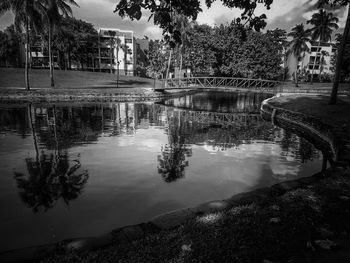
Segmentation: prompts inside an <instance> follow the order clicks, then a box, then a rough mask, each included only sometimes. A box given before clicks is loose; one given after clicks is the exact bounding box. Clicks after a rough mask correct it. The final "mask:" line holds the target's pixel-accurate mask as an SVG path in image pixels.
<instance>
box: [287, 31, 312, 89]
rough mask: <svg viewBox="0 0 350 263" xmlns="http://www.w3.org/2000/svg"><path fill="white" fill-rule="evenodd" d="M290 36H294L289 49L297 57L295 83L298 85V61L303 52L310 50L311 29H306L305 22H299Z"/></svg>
mask: <svg viewBox="0 0 350 263" xmlns="http://www.w3.org/2000/svg"><path fill="white" fill-rule="evenodd" d="M288 36H289V37H292V38H293V39H292V41H291V43H290V46H289V51H290V52H292V53H293V54H294V56H295V57H296V59H297V63H296V67H295V70H294V80H295V85H296V86H298V76H297V74H298V62H299V60H300V58H301V54H302V53H304V52H307V51H309V47H308V46H307V44H306V43H307V42H310V38H309V36H310V31H309V30H305V28H304V24H297V25H295V26H294V27H293V28H292V30H291V32H289V33H288Z"/></svg>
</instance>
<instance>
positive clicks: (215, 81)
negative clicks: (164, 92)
mask: <svg viewBox="0 0 350 263" xmlns="http://www.w3.org/2000/svg"><path fill="white" fill-rule="evenodd" d="M280 84H282V82H281V81H276V80H264V79H247V78H225V77H188V78H171V79H164V80H163V89H188V88H191V89H192V88H194V89H195V88H205V89H207V88H220V87H221V88H244V89H251V88H255V89H260V90H264V89H266V90H271V89H272V88H275V87H276V86H278V85H280Z"/></svg>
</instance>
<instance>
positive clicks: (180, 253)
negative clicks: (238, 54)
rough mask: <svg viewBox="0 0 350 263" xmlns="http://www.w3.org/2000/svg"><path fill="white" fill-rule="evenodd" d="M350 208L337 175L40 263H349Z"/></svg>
mask: <svg viewBox="0 0 350 263" xmlns="http://www.w3.org/2000/svg"><path fill="white" fill-rule="evenodd" d="M349 207H350V178H349V177H347V176H344V173H343V172H339V171H338V172H337V175H334V173H333V175H330V177H328V178H324V179H321V180H319V181H318V182H317V183H314V184H313V185H309V186H305V187H302V188H299V189H296V190H293V191H289V192H287V193H286V194H284V195H282V196H277V197H273V196H270V198H267V199H264V200H260V201H258V202H254V203H250V204H247V205H244V206H238V207H234V208H233V209H230V210H228V211H225V212H220V213H212V214H207V215H203V216H198V217H196V218H194V219H193V220H190V221H188V222H186V223H185V224H184V225H182V226H180V227H178V228H175V229H173V230H170V231H163V232H160V233H156V234H153V235H149V236H147V237H146V238H144V239H141V240H138V241H134V242H133V243H131V244H127V245H118V244H115V245H111V246H109V247H107V248H104V249H100V250H97V251H90V252H83V253H79V252H74V251H73V252H67V251H63V250H60V249H59V248H58V249H57V251H56V253H54V254H51V255H49V256H48V257H47V258H45V259H43V260H42V261H41V262H45V263H46V262H287V261H288V262H349V261H347V260H349V259H350V258H349V255H348V254H347V253H345V249H346V248H347V247H348V246H349V243H348V242H347V241H346V240H347V238H348V237H349V233H350V224H349V223H348V222H350V209H349ZM335 257H337V259H338V260H336V261H334V260H335ZM290 260H292V261H290Z"/></svg>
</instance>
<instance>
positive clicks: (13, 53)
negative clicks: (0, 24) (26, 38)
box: [4, 24, 22, 67]
mask: <svg viewBox="0 0 350 263" xmlns="http://www.w3.org/2000/svg"><path fill="white" fill-rule="evenodd" d="M4 33H5V34H6V35H7V40H8V42H7V44H8V45H7V55H6V57H7V63H8V64H9V65H11V66H14V67H20V63H19V61H20V55H21V54H20V45H21V42H22V39H21V35H20V34H19V33H18V32H17V31H16V29H15V26H14V24H12V25H10V26H8V27H7V28H6V29H5V30H4Z"/></svg>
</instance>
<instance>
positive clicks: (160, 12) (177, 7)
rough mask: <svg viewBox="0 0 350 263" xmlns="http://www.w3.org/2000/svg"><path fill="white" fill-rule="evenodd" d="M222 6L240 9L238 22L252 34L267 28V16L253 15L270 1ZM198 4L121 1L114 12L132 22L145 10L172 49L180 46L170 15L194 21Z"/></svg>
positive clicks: (235, 0) (232, 0)
mask: <svg viewBox="0 0 350 263" xmlns="http://www.w3.org/2000/svg"><path fill="white" fill-rule="evenodd" d="M213 2H215V0H206V1H205V3H206V5H207V7H210V6H211V4H212V3H213ZM221 2H222V3H223V4H224V5H225V6H227V7H229V8H239V9H242V10H243V12H242V15H241V18H242V19H243V20H246V21H247V22H246V23H247V25H248V26H249V27H250V28H254V29H255V30H260V29H261V28H263V27H265V26H266V22H265V19H266V15H265V14H262V15H260V16H255V15H254V11H255V9H256V8H257V6H258V4H261V5H264V6H265V7H266V8H267V9H270V6H271V4H272V2H273V0H252V1H242V0H221ZM200 5H201V1H200V0H189V1H178V0H160V1H149V0H121V1H119V2H118V4H117V5H116V8H115V10H114V12H117V13H118V14H119V15H120V16H121V17H125V16H128V17H130V18H131V19H132V20H133V19H136V20H139V19H140V18H141V17H142V11H143V10H146V11H148V12H150V13H151V15H150V17H149V19H151V18H152V17H153V20H154V24H156V25H159V27H160V28H162V29H163V35H164V38H165V40H166V41H167V42H169V43H170V44H171V45H172V47H174V46H175V43H181V33H180V31H179V29H177V28H176V27H174V21H173V19H172V14H173V13H174V12H175V13H176V14H179V15H183V16H184V17H187V18H188V19H190V20H196V18H197V15H198V13H199V12H201V11H202V9H201V7H200Z"/></svg>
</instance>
